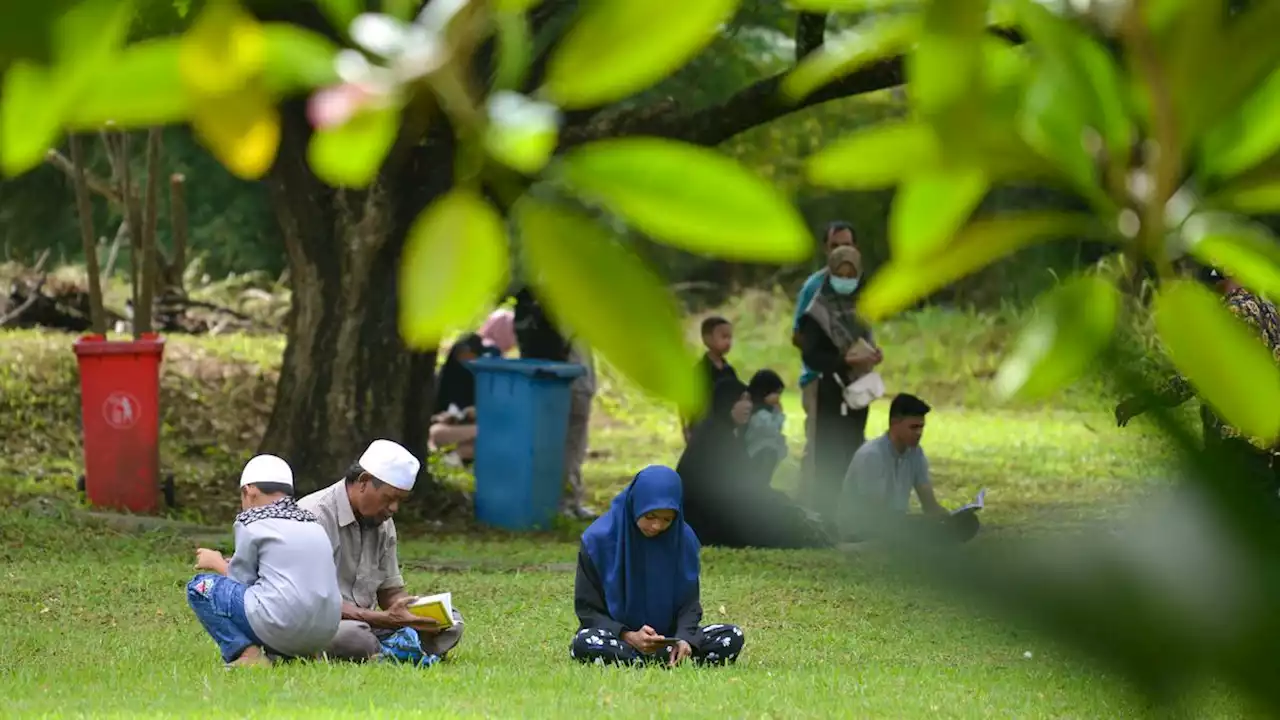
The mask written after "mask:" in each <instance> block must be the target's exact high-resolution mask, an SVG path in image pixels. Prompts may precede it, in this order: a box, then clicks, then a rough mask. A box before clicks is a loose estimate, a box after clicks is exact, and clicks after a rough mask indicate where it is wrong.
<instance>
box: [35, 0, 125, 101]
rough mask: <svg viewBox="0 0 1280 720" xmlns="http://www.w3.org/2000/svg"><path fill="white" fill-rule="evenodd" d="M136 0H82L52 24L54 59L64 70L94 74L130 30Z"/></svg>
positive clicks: (80, 73)
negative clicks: (98, 64) (96, 65)
mask: <svg viewBox="0 0 1280 720" xmlns="http://www.w3.org/2000/svg"><path fill="white" fill-rule="evenodd" d="M133 8H134V2H133V0H80V2H78V3H76V4H75V5H74V6H73V7H71V8H70V9H68V10H67V11H66V12H65V13H63V14H62V15H61V16H59V17H58V19H57V20H56V21H55V23H54V26H53V57H54V62H55V63H56V64H57V65H58V66H60V67H61V68H62V69H63V72H64V73H68V72H69V73H75V74H76V75H78V76H80V77H79V78H77V79H76V80H75V81H72V80H71V78H64V82H66V81H72V82H79V80H81V79H83V76H85V75H88V74H92V73H93V71H94V70H96V68H95V67H94V64H95V63H97V62H101V61H102V59H103V58H105V57H107V56H109V55H111V53H113V52H115V51H116V49H117V48H119V47H120V44H121V43H123V42H124V40H125V36H126V35H127V34H128V32H129V24H130V19H131V17H132V15H133Z"/></svg>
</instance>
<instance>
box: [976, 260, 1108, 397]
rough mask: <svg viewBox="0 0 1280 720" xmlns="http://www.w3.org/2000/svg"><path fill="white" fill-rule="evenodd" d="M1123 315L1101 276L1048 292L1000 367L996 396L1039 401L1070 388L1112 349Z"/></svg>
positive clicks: (996, 381)
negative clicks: (1107, 348)
mask: <svg viewBox="0 0 1280 720" xmlns="http://www.w3.org/2000/svg"><path fill="white" fill-rule="evenodd" d="M1119 313H1120V293H1119V291H1118V290H1116V287H1115V286H1114V285H1112V284H1111V283H1110V282H1108V281H1107V280H1105V279H1103V278H1100V277H1097V276H1084V277H1078V278H1074V279H1072V280H1069V281H1067V282H1066V283H1064V284H1063V285H1061V286H1060V287H1057V288H1054V289H1053V290H1051V291H1049V292H1048V293H1046V294H1045V295H1044V297H1042V298H1041V300H1040V301H1039V303H1038V304H1037V307H1036V314H1035V316H1034V317H1033V318H1032V320H1031V322H1030V323H1029V324H1028V325H1027V327H1026V329H1025V330H1023V331H1022V334H1021V335H1020V336H1019V337H1018V342H1017V345H1016V346H1015V348H1014V350H1013V353H1012V354H1011V355H1010V356H1009V358H1008V359H1007V360H1005V361H1004V364H1003V365H1001V366H1000V372H999V373H998V374H997V375H996V379H995V385H996V391H997V392H998V393H1000V394H1001V395H1002V396H1004V397H1011V396H1018V397H1021V398H1023V399H1026V400H1038V399H1042V398H1045V397H1048V396H1049V395H1052V394H1053V393H1055V392H1057V391H1058V390H1061V389H1062V388H1064V387H1066V386H1067V385H1069V384H1070V383H1071V382H1072V381H1074V380H1075V379H1076V378H1078V377H1080V376H1081V375H1082V374H1084V372H1085V371H1086V370H1087V369H1088V368H1089V367H1090V365H1092V364H1093V363H1094V361H1095V360H1096V359H1097V358H1098V355H1099V353H1101V352H1102V350H1103V349H1105V348H1106V347H1107V345H1108V344H1110V342H1111V338H1112V334H1113V333H1114V332H1115V328H1116V319H1117V317H1118V315H1119Z"/></svg>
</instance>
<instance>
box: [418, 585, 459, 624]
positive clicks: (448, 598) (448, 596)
mask: <svg viewBox="0 0 1280 720" xmlns="http://www.w3.org/2000/svg"><path fill="white" fill-rule="evenodd" d="M409 612H411V613H413V614H414V615H417V616H418V617H424V618H431V619H432V620H435V621H436V622H438V623H440V628H441V629H442V630H443V629H447V628H451V627H453V593H440V594H439V595H428V596H426V597H420V598H418V599H417V600H414V601H413V602H411V603H409Z"/></svg>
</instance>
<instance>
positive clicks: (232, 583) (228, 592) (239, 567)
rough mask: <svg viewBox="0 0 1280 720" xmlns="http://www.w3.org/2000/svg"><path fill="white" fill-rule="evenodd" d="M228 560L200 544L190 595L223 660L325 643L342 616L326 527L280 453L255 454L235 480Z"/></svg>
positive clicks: (301, 650)
mask: <svg viewBox="0 0 1280 720" xmlns="http://www.w3.org/2000/svg"><path fill="white" fill-rule="evenodd" d="M240 483H241V486H240V494H241V504H242V506H243V507H244V511H243V512H241V513H240V514H239V515H238V516H236V522H235V544H236V548H235V555H234V556H232V558H231V560H230V561H229V562H228V561H227V560H226V559H224V558H223V557H222V555H221V554H220V553H218V552H216V551H213V550H207V549H203V548H202V549H200V550H199V551H198V553H197V561H196V565H197V568H200V569H205V570H211V571H212V572H213V573H215V574H203V575H197V576H196V577H195V578H194V579H192V581H191V583H190V584H189V585H188V586H187V600H188V602H189V603H190V604H191V607H192V609H193V610H194V611H195V613H196V616H197V617H198V618H199V619H200V621H201V623H202V624H203V625H204V626H205V628H206V629H207V630H208V631H209V634H210V635H211V636H212V637H213V638H214V640H215V642H217V643H218V645H219V648H220V650H221V651H222V656H223V660H224V661H225V662H228V663H232V662H236V663H239V664H255V663H260V662H267V661H268V657H269V654H277V655H283V656H287V657H310V656H313V655H315V654H317V653H319V652H320V651H321V650H323V649H324V648H325V646H327V645H328V643H329V641H330V640H332V639H333V636H334V634H335V633H336V632H337V631H338V623H339V621H340V620H341V619H342V592H341V591H340V590H339V588H338V573H337V569H336V565H335V564H334V556H333V546H332V544H331V543H330V542H329V536H328V534H327V533H326V532H325V530H324V528H323V527H321V526H320V524H319V523H318V522H316V518H315V516H314V515H312V514H311V513H310V512H308V511H307V510H304V509H302V508H300V507H298V505H297V503H296V502H294V499H293V497H292V493H293V473H292V471H290V469H289V466H288V464H287V463H285V461H284V460H281V459H280V458H278V457H275V456H273V455H259V456H258V457H255V458H254V459H252V460H250V461H249V463H248V464H247V465H245V469H244V472H243V473H242V475H241V480H240Z"/></svg>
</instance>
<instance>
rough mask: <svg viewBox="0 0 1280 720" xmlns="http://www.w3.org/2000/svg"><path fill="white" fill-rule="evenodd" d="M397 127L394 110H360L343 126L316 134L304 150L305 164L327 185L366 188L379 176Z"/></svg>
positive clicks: (397, 110) (317, 131)
mask: <svg viewBox="0 0 1280 720" xmlns="http://www.w3.org/2000/svg"><path fill="white" fill-rule="evenodd" d="M399 127H400V110H399V108H397V107H394V106H391V107H382V108H369V109H365V110H361V111H360V112H357V113H356V114H355V115H353V116H352V117H351V119H349V120H347V121H346V122H345V123H343V124H342V125H339V126H337V127H331V128H324V129H320V130H316V132H315V134H313V135H312V136H311V142H310V144H309V145H308V146H307V163H308V164H309V165H310V166H311V169H312V170H313V171H314V172H315V174H316V177H318V178H320V179H321V180H323V181H324V182H326V183H328V184H329V185H333V186H335V187H352V188H364V187H368V185H369V183H371V182H373V179H374V178H375V177H377V176H378V170H379V169H380V168H381V167H382V161H383V160H385V159H386V157H387V152H388V151H390V150H391V145H392V143H394V142H395V140H396V132H397V130H399Z"/></svg>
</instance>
